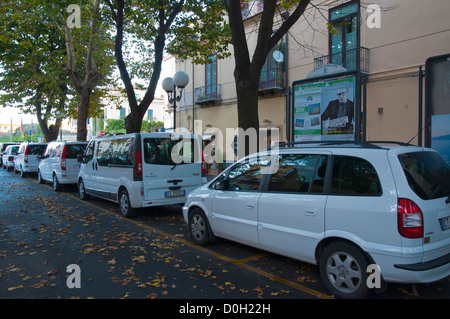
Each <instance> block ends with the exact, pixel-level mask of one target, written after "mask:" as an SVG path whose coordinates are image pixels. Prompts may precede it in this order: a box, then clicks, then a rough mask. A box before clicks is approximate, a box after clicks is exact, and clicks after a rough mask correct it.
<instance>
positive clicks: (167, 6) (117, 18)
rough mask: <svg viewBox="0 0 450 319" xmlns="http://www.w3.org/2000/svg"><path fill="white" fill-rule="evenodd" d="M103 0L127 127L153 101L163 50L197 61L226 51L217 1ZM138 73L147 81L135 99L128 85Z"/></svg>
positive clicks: (132, 128) (135, 127)
mask: <svg viewBox="0 0 450 319" xmlns="http://www.w3.org/2000/svg"><path fill="white" fill-rule="evenodd" d="M105 1H106V3H107V4H108V6H109V8H110V10H111V16H112V18H113V20H114V26H115V29H116V34H115V47H114V51H115V53H114V55H115V59H116V64H117V67H118V69H119V72H120V77H121V79H122V82H123V85H124V87H125V91H126V95H127V98H128V103H129V106H130V110H131V112H130V114H128V115H127V117H126V118H125V124H126V130H127V133H132V132H139V131H140V130H141V125H142V119H143V117H144V115H145V113H146V111H147V109H148V107H149V106H150V104H151V103H152V101H153V99H154V95H155V90H156V86H157V84H158V80H159V77H160V74H161V67H162V61H163V54H164V53H165V52H166V49H167V51H168V52H170V53H172V54H176V55H177V56H178V57H181V58H187V57H194V59H195V61H197V62H200V61H206V58H205V57H207V56H210V55H212V54H214V53H217V54H218V56H219V57H224V56H227V55H228V52H227V46H228V44H229V39H230V37H229V29H228V28H225V27H224V20H223V16H224V12H223V6H222V3H221V1H220V0H202V1H198V0H197V1H195V0H178V1H175V0H158V1H145V2H144V1H137V0H105ZM127 43H130V44H132V45H131V46H126V44H127ZM167 43H170V45H169V46H168V47H166V45H167ZM133 54H136V55H138V56H139V59H138V60H137V61H136V60H134V61H133V59H132V57H131V58H130V56H131V55H133ZM138 77H139V78H140V79H148V86H147V89H146V92H145V95H144V97H143V98H142V100H140V101H139V102H138V100H137V99H136V94H135V91H134V85H133V79H136V78H138Z"/></svg>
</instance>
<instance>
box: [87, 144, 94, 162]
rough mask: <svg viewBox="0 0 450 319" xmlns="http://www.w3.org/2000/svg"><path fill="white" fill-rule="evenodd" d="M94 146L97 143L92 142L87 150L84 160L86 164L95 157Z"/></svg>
mask: <svg viewBox="0 0 450 319" xmlns="http://www.w3.org/2000/svg"><path fill="white" fill-rule="evenodd" d="M94 146H95V143H94V142H90V143H89V145H88V146H87V148H86V153H85V159H84V160H85V162H86V163H87V162H89V161H90V160H91V159H92V158H93V157H94Z"/></svg>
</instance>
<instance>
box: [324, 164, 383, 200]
mask: <svg viewBox="0 0 450 319" xmlns="http://www.w3.org/2000/svg"><path fill="white" fill-rule="evenodd" d="M331 193H332V194H341V195H362V196H381V194H382V191H381V184H380V180H379V178H378V174H377V172H376V171H375V168H374V167H373V166H372V164H370V163H369V162H368V161H366V160H364V159H362V158H357V157H351V156H334V159H333V172H332V177H331Z"/></svg>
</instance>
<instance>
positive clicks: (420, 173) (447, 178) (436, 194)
mask: <svg viewBox="0 0 450 319" xmlns="http://www.w3.org/2000/svg"><path fill="white" fill-rule="evenodd" d="M398 157H399V160H400V163H401V164H402V167H403V172H404V173H405V176H406V179H407V180H408V183H409V186H410V187H411V189H412V190H413V191H414V192H415V193H416V194H417V195H418V196H419V197H420V198H422V199H424V200H429V199H436V198H441V197H447V196H449V191H450V166H449V165H448V164H447V162H446V161H444V159H443V158H442V157H441V156H440V155H439V154H438V153H435V152H413V153H405V154H401V155H399V156H398Z"/></svg>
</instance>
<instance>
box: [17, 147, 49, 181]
mask: <svg viewBox="0 0 450 319" xmlns="http://www.w3.org/2000/svg"><path fill="white" fill-rule="evenodd" d="M46 147H47V143H28V142H24V143H21V144H20V147H19V151H18V153H17V156H16V158H15V159H14V172H19V173H20V175H21V176H22V177H25V176H26V174H27V173H37V171H38V167H39V159H38V155H42V154H44V151H45V149H46Z"/></svg>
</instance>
